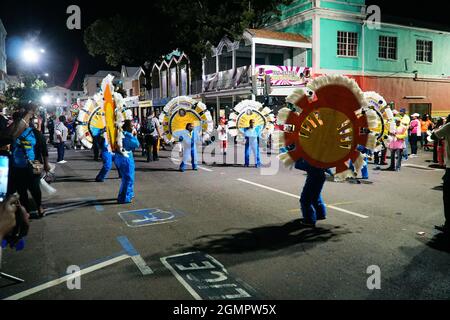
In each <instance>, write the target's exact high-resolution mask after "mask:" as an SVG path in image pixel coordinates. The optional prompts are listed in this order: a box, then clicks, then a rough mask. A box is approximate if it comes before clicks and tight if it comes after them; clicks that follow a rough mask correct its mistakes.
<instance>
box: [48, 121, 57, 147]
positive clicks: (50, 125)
mask: <svg viewBox="0 0 450 320" xmlns="http://www.w3.org/2000/svg"><path fill="white" fill-rule="evenodd" d="M47 129H48V134H49V141H50V144H53V142H54V137H53V136H54V135H55V119H54V116H50V117H49V118H48V121H47Z"/></svg>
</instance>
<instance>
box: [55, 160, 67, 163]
mask: <svg viewBox="0 0 450 320" xmlns="http://www.w3.org/2000/svg"><path fill="white" fill-rule="evenodd" d="M57 163H59V164H64V163H67V161H65V160H63V161H60V162H57Z"/></svg>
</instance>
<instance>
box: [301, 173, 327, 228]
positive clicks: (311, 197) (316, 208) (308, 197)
mask: <svg viewBox="0 0 450 320" xmlns="http://www.w3.org/2000/svg"><path fill="white" fill-rule="evenodd" d="M306 172H307V174H308V176H307V178H306V183H305V186H304V188H303V192H302V195H301V199H300V207H301V210H302V214H303V218H304V219H305V221H306V222H308V223H313V224H316V222H317V220H325V219H326V217H327V209H326V206H325V203H324V202H323V199H322V195H321V194H322V189H323V186H324V184H325V181H326V176H325V171H324V170H323V169H317V168H314V167H308V168H307V170H306Z"/></svg>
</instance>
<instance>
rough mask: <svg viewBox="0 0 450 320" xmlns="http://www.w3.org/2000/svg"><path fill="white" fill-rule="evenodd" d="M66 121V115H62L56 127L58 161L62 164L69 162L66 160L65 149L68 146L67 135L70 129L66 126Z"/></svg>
mask: <svg viewBox="0 0 450 320" xmlns="http://www.w3.org/2000/svg"><path fill="white" fill-rule="evenodd" d="M65 122H66V117H65V116H60V117H59V122H58V124H57V125H56V127H55V142H56V149H57V151H58V159H57V161H56V162H57V163H60V164H63V163H67V161H65V160H64V150H65V147H66V142H67V136H68V135H69V129H67V127H66V126H65V124H64V123H65Z"/></svg>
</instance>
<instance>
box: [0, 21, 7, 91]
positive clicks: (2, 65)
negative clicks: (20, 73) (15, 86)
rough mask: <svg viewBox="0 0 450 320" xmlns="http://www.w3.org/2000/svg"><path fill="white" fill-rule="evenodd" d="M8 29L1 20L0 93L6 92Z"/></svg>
mask: <svg viewBox="0 0 450 320" xmlns="http://www.w3.org/2000/svg"><path fill="white" fill-rule="evenodd" d="M6 34H7V33H6V29H5V27H4V26H3V23H2V20H1V19H0V93H2V92H4V91H5V90H6V82H5V77H6V72H7V70H6Z"/></svg>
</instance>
